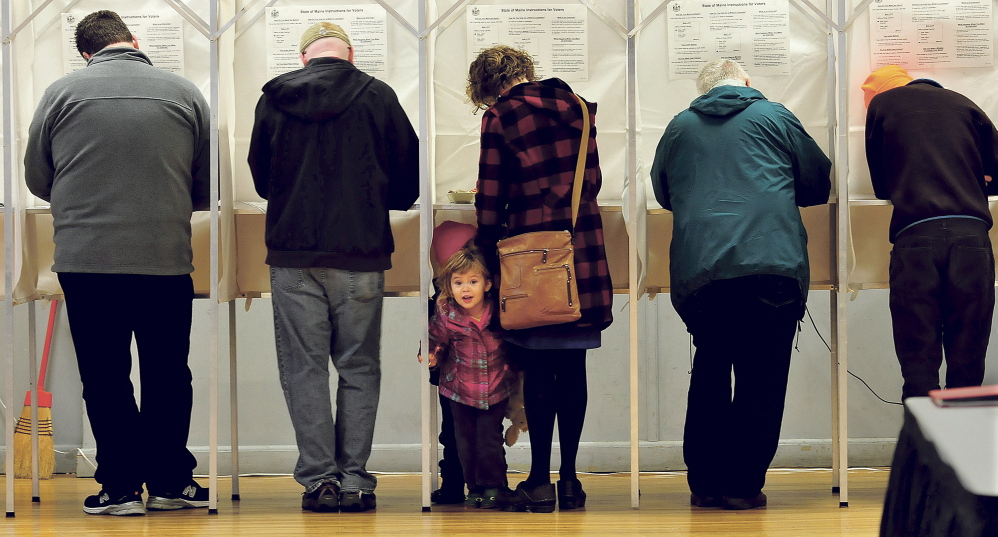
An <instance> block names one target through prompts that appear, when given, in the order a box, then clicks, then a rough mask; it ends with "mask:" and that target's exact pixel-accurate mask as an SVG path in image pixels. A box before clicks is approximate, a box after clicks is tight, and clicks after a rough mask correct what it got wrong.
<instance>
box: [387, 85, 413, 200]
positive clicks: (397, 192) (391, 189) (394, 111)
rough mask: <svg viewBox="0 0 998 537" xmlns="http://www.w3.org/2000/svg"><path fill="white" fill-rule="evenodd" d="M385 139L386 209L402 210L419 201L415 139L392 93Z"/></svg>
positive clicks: (406, 118) (407, 120)
mask: <svg viewBox="0 0 998 537" xmlns="http://www.w3.org/2000/svg"><path fill="white" fill-rule="evenodd" d="M386 139H387V142H386V143H387V144H388V148H389V151H388V154H389V155H391V156H393V157H394V158H393V160H392V161H391V162H390V163H389V169H388V209H390V210H393V211H406V210H408V209H409V208H410V207H412V204H413V203H415V202H416V199H417V198H419V138H418V137H417V136H416V131H414V130H413V128H412V124H411V123H410V122H409V117H408V116H406V115H405V110H403V109H402V105H401V104H399V102H398V98H397V97H396V96H395V94H394V92H392V95H391V105H390V112H389V114H388V125H387V136H386Z"/></svg>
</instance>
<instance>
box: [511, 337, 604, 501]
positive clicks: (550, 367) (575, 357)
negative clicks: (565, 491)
mask: <svg viewBox="0 0 998 537" xmlns="http://www.w3.org/2000/svg"><path fill="white" fill-rule="evenodd" d="M507 352H508V355H509V356H510V358H511V359H512V360H513V361H514V362H515V363H517V364H518V365H519V366H520V368H521V369H522V370H523V372H524V375H523V404H524V408H525V410H526V413H527V426H528V427H529V428H530V430H529V433H530V475H529V476H528V477H527V481H528V482H529V483H530V484H531V486H536V485H539V484H545V483H550V482H551V442H552V440H553V438H554V423H555V417H556V416H557V418H558V441H559V442H560V444H561V468H560V472H559V473H560V475H561V479H563V480H573V479H575V478H576V477H575V459H576V456H577V455H578V453H579V439H580V438H581V437H582V426H583V424H584V422H585V420H586V403H587V402H588V400H589V393H588V391H587V386H586V349H558V350H552V349H543V350H535V349H526V348H523V347H518V346H516V345H509V347H508V350H507Z"/></svg>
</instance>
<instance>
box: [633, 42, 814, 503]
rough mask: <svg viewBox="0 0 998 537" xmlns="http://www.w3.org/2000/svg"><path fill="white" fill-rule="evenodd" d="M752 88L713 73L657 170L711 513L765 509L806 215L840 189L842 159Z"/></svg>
mask: <svg viewBox="0 0 998 537" xmlns="http://www.w3.org/2000/svg"><path fill="white" fill-rule="evenodd" d="M748 85H749V77H748V75H747V74H746V73H745V71H744V70H743V69H742V68H741V66H739V65H738V64H737V63H735V62H734V61H731V60H720V61H715V62H711V63H709V64H707V65H706V66H704V68H703V69H702V70H701V71H700V75H699V78H698V79H697V89H698V90H699V91H700V93H701V94H702V95H701V96H700V97H698V98H697V99H696V100H694V101H693V103H692V104H691V105H690V108H689V109H688V110H686V111H683V112H681V113H680V114H679V115H677V116H676V117H675V118H674V119H673V120H672V122H671V123H669V126H668V127H667V128H666V130H665V133H664V134H663V136H662V140H661V141H660V142H659V145H658V150H657V151H656V154H655V162H654V165H653V167H652V172H651V178H652V185H653V186H654V189H655V197H656V199H658V201H659V203H661V204H662V206H663V207H665V208H666V209H669V210H671V211H673V217H674V221H673V235H672V246H671V253H670V256H671V257H670V262H671V282H672V283H671V294H672V302H673V304H674V305H675V307H676V310H677V311H678V312H679V315H680V317H682V319H683V321H684V322H685V323H686V326H687V329H688V330H689V332H690V334H692V336H693V343H694V344H695V345H696V347H697V351H696V356H695V358H694V362H693V371H692V374H691V376H690V392H689V402H688V406H687V413H686V430H685V434H684V440H683V455H684V458H685V460H686V465H687V467H688V469H689V473H688V477H687V479H688V481H689V485H690V491H691V492H692V494H691V496H690V500H691V503H692V504H693V505H695V506H699V507H724V508H727V509H751V508H755V507H762V506H764V505H766V495H765V494H763V492H762V487H763V485H764V484H765V481H766V470H767V469H768V468H769V463H770V462H772V460H773V456H774V455H775V454H776V447H777V444H778V442H779V439H780V426H781V424H782V421H783V406H784V401H785V398H786V390H787V378H788V376H789V373H790V352H791V348H792V345H793V336H794V333H795V332H796V328H797V323H798V321H799V320H800V318H801V317H802V316H803V314H804V303H805V301H806V298H807V289H808V280H809V267H808V260H807V233H806V231H805V230H804V224H803V222H802V221H801V217H800V211H799V210H798V209H797V207H798V206H801V207H806V206H810V205H818V204H822V203H827V201H828V193H829V191H830V189H831V182H830V180H829V170H830V168H831V163H830V162H829V161H828V158H827V157H825V155H824V153H822V152H821V149H819V148H818V146H817V144H815V142H814V140H813V139H811V137H810V136H808V134H807V132H805V131H804V127H803V126H802V125H801V124H800V122H799V121H798V120H797V118H796V117H794V115H793V114H792V113H790V111H789V110H787V109H786V108H784V107H783V106H782V105H780V104H778V103H774V102H771V101H768V100H766V98H765V97H763V95H762V94H761V93H759V92H758V91H756V90H754V89H752V88H750V87H748ZM732 371H734V376H735V390H734V395H733V396H732V388H731V375H732Z"/></svg>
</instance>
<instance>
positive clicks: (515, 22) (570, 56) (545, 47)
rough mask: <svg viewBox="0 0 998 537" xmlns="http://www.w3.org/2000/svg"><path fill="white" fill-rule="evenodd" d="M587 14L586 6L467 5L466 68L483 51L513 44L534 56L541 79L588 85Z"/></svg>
mask: <svg viewBox="0 0 998 537" xmlns="http://www.w3.org/2000/svg"><path fill="white" fill-rule="evenodd" d="M588 14H589V10H588V8H587V7H586V6H584V5H582V4H577V5H573V4H522V5H501V6H479V5H471V6H468V7H467V23H468V64H469V65H470V64H471V62H472V61H474V59H475V58H476V57H478V53H479V52H481V51H482V49H486V48H489V47H491V46H494V45H509V46H511V47H514V48H518V49H522V50H526V51H527V52H529V53H530V56H531V57H532V58H533V59H534V69H535V72H536V75H537V77H538V78H549V77H557V78H560V79H562V80H564V81H566V82H578V81H584V80H589V28H588Z"/></svg>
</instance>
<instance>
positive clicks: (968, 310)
mask: <svg viewBox="0 0 998 537" xmlns="http://www.w3.org/2000/svg"><path fill="white" fill-rule="evenodd" d="M890 276H891V282H890V284H891V295H890V306H891V320H892V322H893V325H894V348H895V352H897V356H898V361H899V362H900V364H901V376H902V377H903V378H904V388H903V389H902V397H905V398H907V397H912V396H924V395H927V394H928V393H929V390H934V389H936V388H939V367H940V366H941V365H942V362H943V355H944V354H945V356H946V387H947V388H956V387H959V386H980V384H981V382H983V381H984V355H985V353H986V351H987V348H988V339H990V337H991V316H992V314H993V313H994V309H995V288H994V282H995V258H994V253H993V252H992V251H991V241H990V240H989V239H988V230H987V225H986V224H985V223H984V222H981V221H979V220H973V219H968V218H945V219H940V220H930V221H928V222H923V223H921V224H917V225H915V226H913V227H911V228H910V229H908V230H906V231H904V232H903V233H901V234H900V235H898V237H897V238H896V239H895V240H894V249H893V250H891V266H890Z"/></svg>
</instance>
